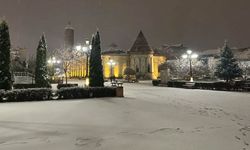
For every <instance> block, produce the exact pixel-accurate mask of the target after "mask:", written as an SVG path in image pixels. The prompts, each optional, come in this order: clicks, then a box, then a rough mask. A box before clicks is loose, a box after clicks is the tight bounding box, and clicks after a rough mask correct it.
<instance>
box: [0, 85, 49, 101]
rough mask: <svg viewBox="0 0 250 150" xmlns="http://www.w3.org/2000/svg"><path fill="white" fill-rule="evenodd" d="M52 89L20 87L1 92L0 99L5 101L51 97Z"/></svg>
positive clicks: (35, 99)
mask: <svg viewBox="0 0 250 150" xmlns="http://www.w3.org/2000/svg"><path fill="white" fill-rule="evenodd" d="M51 96H52V91H51V89H49V88H40V89H39V88H36V89H20V90H11V91H6V92H1V94H0V100H1V101H6V102H18V101H41V100H49V99H51Z"/></svg>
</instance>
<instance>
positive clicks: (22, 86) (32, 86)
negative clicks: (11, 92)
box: [13, 84, 51, 89]
mask: <svg viewBox="0 0 250 150" xmlns="http://www.w3.org/2000/svg"><path fill="white" fill-rule="evenodd" d="M13 88H14V89H30V88H32V89H33V88H51V85H48V86H47V87H39V86H38V85H37V84H14V85H13Z"/></svg>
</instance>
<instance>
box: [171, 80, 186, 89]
mask: <svg viewBox="0 0 250 150" xmlns="http://www.w3.org/2000/svg"><path fill="white" fill-rule="evenodd" d="M184 84H186V81H168V83H167V85H168V86H169V87H178V88H183V87H184V86H183V85H184Z"/></svg>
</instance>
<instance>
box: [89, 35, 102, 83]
mask: <svg viewBox="0 0 250 150" xmlns="http://www.w3.org/2000/svg"><path fill="white" fill-rule="evenodd" d="M100 44H101V41H100V35H99V32H97V33H96V34H95V36H93V38H92V50H91V53H90V60H89V86H90V87H103V86H104V78H103V66H102V58H101V45H100Z"/></svg>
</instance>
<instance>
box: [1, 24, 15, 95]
mask: <svg viewBox="0 0 250 150" xmlns="http://www.w3.org/2000/svg"><path fill="white" fill-rule="evenodd" d="M11 88H12V80H11V73H10V35H9V27H8V24H7V23H6V22H5V21H2V22H1V23H0V89H4V90H10V89H11Z"/></svg>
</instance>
